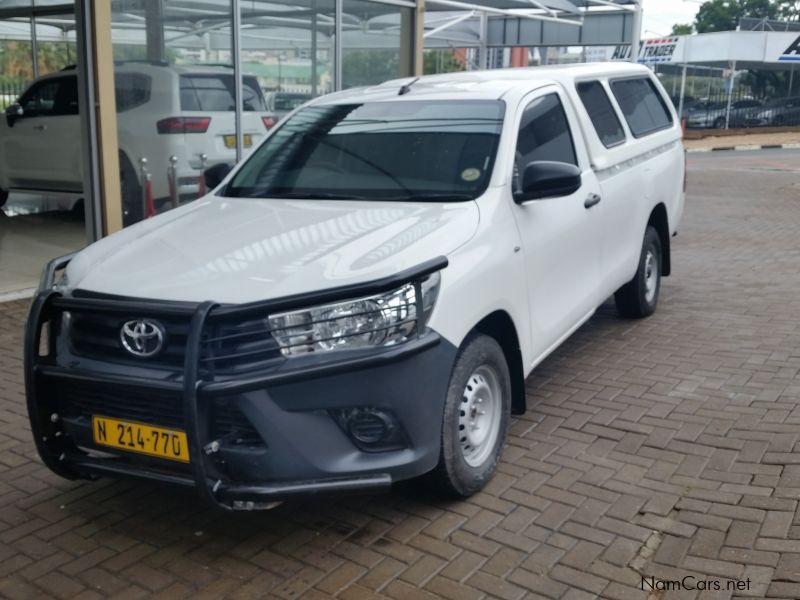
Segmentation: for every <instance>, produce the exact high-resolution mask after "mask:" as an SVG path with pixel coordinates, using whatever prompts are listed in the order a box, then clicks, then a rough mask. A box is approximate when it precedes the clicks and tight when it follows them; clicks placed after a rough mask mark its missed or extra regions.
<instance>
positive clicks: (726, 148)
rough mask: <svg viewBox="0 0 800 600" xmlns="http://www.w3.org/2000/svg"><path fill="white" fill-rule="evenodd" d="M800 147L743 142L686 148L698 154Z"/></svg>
mask: <svg viewBox="0 0 800 600" xmlns="http://www.w3.org/2000/svg"><path fill="white" fill-rule="evenodd" d="M797 149H800V144H763V145H761V146H757V145H755V144H744V145H742V146H719V147H716V148H689V149H688V150H686V152H687V153H689V154H698V153H704V152H730V151H740V152H744V151H747V150H797Z"/></svg>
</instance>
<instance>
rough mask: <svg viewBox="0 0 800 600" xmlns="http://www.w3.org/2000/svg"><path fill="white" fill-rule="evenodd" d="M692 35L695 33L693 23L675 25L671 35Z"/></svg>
mask: <svg viewBox="0 0 800 600" xmlns="http://www.w3.org/2000/svg"><path fill="white" fill-rule="evenodd" d="M692 33H694V25H692V24H691V23H675V25H673V26H672V33H670V35H691V34H692Z"/></svg>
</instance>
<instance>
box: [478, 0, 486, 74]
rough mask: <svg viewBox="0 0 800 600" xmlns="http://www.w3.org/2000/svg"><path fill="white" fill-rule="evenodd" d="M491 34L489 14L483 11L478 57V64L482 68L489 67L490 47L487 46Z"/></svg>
mask: <svg viewBox="0 0 800 600" xmlns="http://www.w3.org/2000/svg"><path fill="white" fill-rule="evenodd" d="M488 36H489V15H488V14H487V13H486V12H482V13H481V15H480V49H479V52H480V56H479V57H478V60H479V63H478V65H479V66H480V68H481V69H482V70H485V69H488V68H489V48H488V46H487V39H486V38H487V37H488Z"/></svg>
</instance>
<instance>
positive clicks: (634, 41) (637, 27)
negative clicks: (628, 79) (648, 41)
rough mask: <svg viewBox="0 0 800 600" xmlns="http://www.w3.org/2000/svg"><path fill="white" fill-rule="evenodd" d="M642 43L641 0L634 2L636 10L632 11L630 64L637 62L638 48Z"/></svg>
mask: <svg viewBox="0 0 800 600" xmlns="http://www.w3.org/2000/svg"><path fill="white" fill-rule="evenodd" d="M641 43H642V4H641V0H636V8H635V9H634V11H633V26H632V29H631V62H632V63H638V62H639V46H640V45H641Z"/></svg>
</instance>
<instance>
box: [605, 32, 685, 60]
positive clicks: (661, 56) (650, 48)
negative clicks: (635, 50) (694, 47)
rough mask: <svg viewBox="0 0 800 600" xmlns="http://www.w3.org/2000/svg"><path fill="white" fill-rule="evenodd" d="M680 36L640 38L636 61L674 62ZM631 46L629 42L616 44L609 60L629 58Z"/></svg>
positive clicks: (679, 43)
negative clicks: (620, 44)
mask: <svg viewBox="0 0 800 600" xmlns="http://www.w3.org/2000/svg"><path fill="white" fill-rule="evenodd" d="M682 42H683V38H682V37H668V38H656V39H652V40H642V43H641V44H640V45H639V59H638V62H640V63H643V64H658V63H670V62H675V60H674V59H675V57H676V55H677V56H679V55H680V53H678V52H677V50H678V48H679V47H680V45H681V43H682ZM630 57H631V46H630V44H626V45H622V46H617V47H616V49H615V50H614V54H613V56H612V57H611V60H630Z"/></svg>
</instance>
